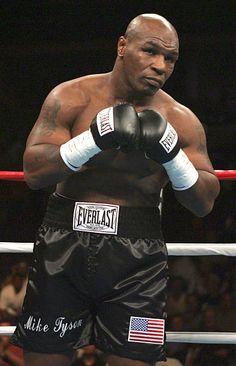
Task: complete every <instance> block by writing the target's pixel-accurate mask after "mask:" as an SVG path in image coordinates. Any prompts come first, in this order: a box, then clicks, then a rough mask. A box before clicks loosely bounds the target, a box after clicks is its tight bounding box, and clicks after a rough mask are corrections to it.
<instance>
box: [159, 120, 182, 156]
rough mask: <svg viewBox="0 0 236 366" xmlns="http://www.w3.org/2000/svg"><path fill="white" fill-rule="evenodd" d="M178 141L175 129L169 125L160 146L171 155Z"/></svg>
mask: <svg viewBox="0 0 236 366" xmlns="http://www.w3.org/2000/svg"><path fill="white" fill-rule="evenodd" d="M177 140H178V136H177V133H176V131H175V130H174V128H173V127H172V126H171V125H170V124H169V123H168V124H167V127H166V130H165V132H164V135H163V136H162V138H161V140H160V144H161V145H162V146H163V148H164V149H165V150H166V152H167V153H170V152H171V151H172V150H173V148H174V147H175V145H176V143H177Z"/></svg>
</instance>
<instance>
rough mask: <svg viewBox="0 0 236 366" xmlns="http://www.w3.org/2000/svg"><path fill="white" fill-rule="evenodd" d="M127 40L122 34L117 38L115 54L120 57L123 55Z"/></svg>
mask: <svg viewBox="0 0 236 366" xmlns="http://www.w3.org/2000/svg"><path fill="white" fill-rule="evenodd" d="M126 44H127V40H126V38H125V37H124V36H121V37H120V38H119V40H118V45H117V55H118V56H120V57H123V56H124V53H125V48H126Z"/></svg>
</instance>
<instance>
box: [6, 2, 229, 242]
mask: <svg viewBox="0 0 236 366" xmlns="http://www.w3.org/2000/svg"><path fill="white" fill-rule="evenodd" d="M235 8H236V2H235V1H151V0H146V1H138V0H135V1H130V0H126V1H122V0H117V1H116V0H113V1H112V0H111V1H102V0H101V1H90V0H87V1H79V0H78V1H65V0H48V1H40V0H35V1H0V17H1V19H0V126H1V128H0V152H1V153H0V170H22V154H23V150H24V146H25V141H26V138H27V135H28V133H29V132H30V130H31V128H32V125H33V124H34V122H35V119H36V118H37V115H38V113H39V110H40V107H41V105H42V102H43V100H44V98H45V97H46V95H47V94H48V93H49V91H50V90H51V89H52V88H53V87H54V86H56V85H57V84H59V83H61V82H63V81H65V80H68V79H73V78H76V77H78V76H82V75H84V74H90V73H100V72H107V71H110V70H111V69H112V66H113V62H114V60H115V57H116V44H117V39H118V37H119V36H120V35H122V34H123V33H124V32H125V28H126V26H127V24H128V23H129V21H130V20H131V19H132V18H133V17H135V16H136V15H138V14H140V13H148V12H149V13H159V14H161V15H163V16H165V17H166V18H167V19H168V20H169V21H171V22H172V24H173V25H174V26H175V27H176V29H177V31H178V33H179V37H180V59H179V61H178V63H177V65H176V70H175V72H174V74H173V75H172V77H171V79H170V80H169V81H168V82H167V84H166V86H165V87H164V89H165V90H166V91H167V92H169V93H170V94H171V95H172V96H173V97H174V98H175V99H177V100H178V101H180V102H181V103H183V104H185V105H186V106H188V107H190V108H191V109H192V110H193V111H194V112H195V113H196V114H197V115H198V117H199V118H200V119H201V121H202V123H203V125H204V127H205V129H206V134H207V139H208V149H209V155H210V158H211V160H212V162H213V164H214V167H215V169H235V168H236V154H235V145H236V144H235V140H236V123H235V105H236V98H235V97H236V77H235V67H236V47H235V45H236V27H235V25H236V21H235V19H236V10H235ZM0 189H1V195H0V196H1V197H0V204H1V210H0V234H1V235H0V240H2V241H7V240H12V241H31V240H33V238H34V232H35V230H36V227H37V226H38V224H39V223H40V221H41V219H42V214H43V210H44V207H45V202H46V200H47V195H48V192H45V191H36V192H35V191H30V190H29V189H28V188H27V187H26V185H25V183H14V182H3V181H2V182H0ZM164 201H165V204H164V209H163V227H164V231H165V235H166V240H167V241H175V242H182V241H186V242H188V241H190V242H191V241H193V242H197V241H203V242H204V241H234V240H235V231H234V230H233V227H234V225H233V224H230V225H231V226H230V230H228V228H227V227H226V226H227V225H228V221H227V220H228V216H229V215H230V220H231V221H232V220H235V217H236V215H235V203H236V200H235V183H234V182H225V183H222V192H221V195H220V197H219V199H218V200H217V202H216V205H215V208H214V210H213V212H212V213H211V214H210V215H208V217H207V218H205V219H196V218H194V217H193V215H191V214H190V213H189V212H187V211H186V210H185V209H183V208H182V207H180V206H179V205H178V204H177V203H176V201H175V199H174V197H173V194H172V192H171V190H170V189H167V191H166V193H165V195H164ZM231 221H230V222H231ZM173 222H175V226H174V227H173ZM233 222H234V221H233Z"/></svg>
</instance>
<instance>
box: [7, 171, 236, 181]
mask: <svg viewBox="0 0 236 366" xmlns="http://www.w3.org/2000/svg"><path fill="white" fill-rule="evenodd" d="M215 175H216V176H217V177H218V178H219V180H229V179H231V180H236V170H215ZM0 180H13V181H18V182H20V181H21V182H22V181H24V172H10V171H4V170H2V171H0Z"/></svg>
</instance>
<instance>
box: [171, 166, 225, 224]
mask: <svg viewBox="0 0 236 366" xmlns="http://www.w3.org/2000/svg"><path fill="white" fill-rule="evenodd" d="M198 173H199V177H198V180H197V182H196V183H195V184H194V185H193V186H192V187H191V188H189V189H186V190H181V191H177V190H174V192H175V196H176V198H177V200H178V202H179V203H181V204H182V205H183V206H184V207H186V208H187V209H188V210H190V211H191V212H192V213H193V214H195V215H196V216H199V217H203V216H206V215H207V214H208V213H210V212H211V210H212V208H213V205H214V202H215V199H216V197H217V196H218V194H219V191H220V185H219V181H218V179H217V177H216V176H214V175H213V174H211V173H209V172H206V171H202V170H198Z"/></svg>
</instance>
